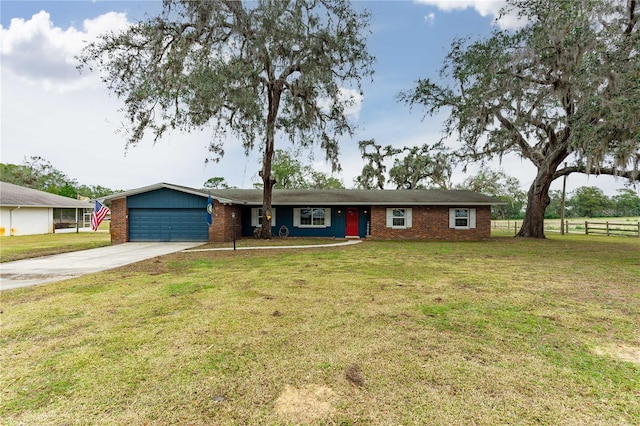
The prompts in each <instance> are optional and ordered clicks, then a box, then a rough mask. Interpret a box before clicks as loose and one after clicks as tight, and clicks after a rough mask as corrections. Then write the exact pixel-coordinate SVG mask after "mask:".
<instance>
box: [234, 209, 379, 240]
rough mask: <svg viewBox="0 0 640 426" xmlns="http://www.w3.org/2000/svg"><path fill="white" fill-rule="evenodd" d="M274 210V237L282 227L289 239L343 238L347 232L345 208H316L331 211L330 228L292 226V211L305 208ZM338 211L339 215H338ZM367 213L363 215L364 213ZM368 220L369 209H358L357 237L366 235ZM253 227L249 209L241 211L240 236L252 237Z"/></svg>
mask: <svg viewBox="0 0 640 426" xmlns="http://www.w3.org/2000/svg"><path fill="white" fill-rule="evenodd" d="M273 207H274V208H275V210H276V221H277V222H276V223H275V225H274V226H272V228H271V230H272V232H273V234H274V235H278V231H279V230H280V227H281V226H282V225H284V226H286V227H287V228H288V229H289V236H290V237H329V238H331V237H333V238H344V237H345V235H346V231H347V222H346V219H347V216H346V207H345V206H331V205H326V206H318V207H322V208H330V209H331V226H329V227H327V228H299V227H295V226H293V209H294V208H298V207H307V206H278V205H276V206H273ZM338 210H340V211H341V213H338ZM365 210H366V211H367V213H366V214H365V213H364V211H365ZM369 220H370V209H369V208H368V207H358V221H359V223H358V230H359V236H360V237H361V238H364V237H365V236H366V235H367V222H368V221H369ZM253 229H254V227H253V226H251V208H249V207H245V208H243V209H242V235H243V236H253Z"/></svg>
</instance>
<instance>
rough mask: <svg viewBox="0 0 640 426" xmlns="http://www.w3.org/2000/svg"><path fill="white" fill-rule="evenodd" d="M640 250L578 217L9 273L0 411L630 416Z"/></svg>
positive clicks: (634, 411) (186, 419) (534, 419)
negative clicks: (551, 223) (505, 233)
mask: <svg viewBox="0 0 640 426" xmlns="http://www.w3.org/2000/svg"><path fill="white" fill-rule="evenodd" d="M639 253H640V241H639V240H638V239H633V238H611V237H609V238H607V237H584V236H578V235H570V236H565V237H562V238H560V237H559V236H557V237H554V236H551V237H550V238H549V239H547V240H535V241H529V240H522V239H514V238H508V237H502V238H494V239H492V240H490V241H485V242H477V243H476V242H469V243H446V242H376V241H366V242H364V243H363V244H359V245H355V246H349V247H342V248H330V249H327V248H325V249H306V250H291V249H276V250H272V251H262V250H260V251H255V252H252V251H238V252H197V253H177V254H174V255H169V256H165V257H162V258H156V259H152V260H149V261H145V262H140V263H137V264H135V265H131V266H128V267H124V268H120V269H116V270H111V271H108V272H104V273H101V274H95V275H89V276H85V277H83V278H78V279H73V280H68V281H65V282H62V283H56V284H49V285H45V286H37V287H32V288H27V289H18V290H11V291H5V292H3V293H2V314H1V318H2V335H1V340H0V359H2V360H3V361H2V374H1V375H0V389H2V390H1V392H2V398H0V418H2V419H3V420H2V422H3V424H7V425H18V424H192V425H209V424H221V425H236V424H237V425H241V424H251V425H254V424H264V425H287V424H323V425H324V424H329V425H383V424H384V425H387V424H393V425H403V424H404V425H423V424H441V425H450V424H478V425H493V424H604V425H619V424H639V423H640V404H638V401H639V400H640V365H639V363H640V331H639V330H640V327H639V325H640V324H639V323H638V318H640V288H639V287H638V283H639V282H640V256H639V255H638V254H639ZM353 365H357V366H358V368H359V371H360V373H361V378H362V382H361V383H356V382H354V381H353V380H350V379H348V378H347V377H348V376H349V375H348V374H347V371H348V370H349V369H350V368H351V366H353Z"/></svg>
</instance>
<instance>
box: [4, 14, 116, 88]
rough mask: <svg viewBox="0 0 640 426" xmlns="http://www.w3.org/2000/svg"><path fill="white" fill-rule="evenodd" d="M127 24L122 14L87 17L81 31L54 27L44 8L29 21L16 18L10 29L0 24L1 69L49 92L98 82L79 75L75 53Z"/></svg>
mask: <svg viewBox="0 0 640 426" xmlns="http://www.w3.org/2000/svg"><path fill="white" fill-rule="evenodd" d="M127 25H128V22H127V18H126V16H125V15H124V14H122V13H107V14H105V15H102V16H100V17H98V18H96V19H87V20H85V21H84V22H83V28H82V29H81V30H78V29H76V28H74V27H69V28H67V29H66V30H63V29H62V28H60V27H56V26H54V25H53V22H52V21H51V16H50V15H49V13H47V12H45V11H40V12H38V13H36V14H35V15H33V16H32V17H31V19H29V20H24V19H21V18H14V19H12V20H11V22H10V24H9V27H8V28H3V27H0V40H1V42H0V43H1V44H0V55H1V58H2V72H3V73H4V72H10V73H12V74H14V75H15V76H18V77H19V78H20V79H23V80H25V81H28V82H29V83H30V84H35V85H38V86H40V87H41V88H43V89H45V90H49V91H58V92H65V91H69V90H80V89H82V88H83V87H86V86H87V85H92V84H96V81H97V78H96V76H95V75H91V74H90V73H85V74H83V75H80V74H79V72H78V70H77V69H76V65H77V64H78V61H77V59H76V56H77V55H79V54H80V52H81V51H82V48H83V47H84V46H85V44H86V43H87V42H88V41H92V40H95V39H96V38H97V37H98V36H99V35H100V34H103V33H104V32H106V31H109V30H114V31H117V30H121V29H124V28H126V26H127Z"/></svg>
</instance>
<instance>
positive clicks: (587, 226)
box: [584, 220, 589, 235]
mask: <svg viewBox="0 0 640 426" xmlns="http://www.w3.org/2000/svg"><path fill="white" fill-rule="evenodd" d="M584 235H589V221H587V220H585V221H584Z"/></svg>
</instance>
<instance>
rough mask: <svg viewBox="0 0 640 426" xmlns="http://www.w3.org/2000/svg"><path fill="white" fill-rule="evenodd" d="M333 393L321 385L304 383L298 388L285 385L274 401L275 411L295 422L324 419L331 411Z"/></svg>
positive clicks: (332, 409)
mask: <svg viewBox="0 0 640 426" xmlns="http://www.w3.org/2000/svg"><path fill="white" fill-rule="evenodd" d="M334 401H335V393H334V392H333V391H332V390H331V388H329V387H327V386H321V385H314V384H310V385H305V386H303V387H302V388H300V389H298V388H295V387H293V386H289V385H286V386H285V388H284V392H282V394H281V395H280V396H279V397H278V399H277V400H276V402H275V410H276V412H277V413H278V414H279V415H280V416H282V417H283V418H284V419H286V420H288V421H290V422H293V423H295V424H300V423H309V422H313V421H316V420H321V419H326V418H327V417H329V416H330V415H331V414H332V413H333V411H334V407H333V403H334Z"/></svg>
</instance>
